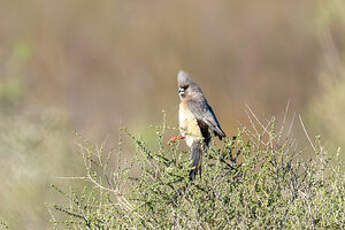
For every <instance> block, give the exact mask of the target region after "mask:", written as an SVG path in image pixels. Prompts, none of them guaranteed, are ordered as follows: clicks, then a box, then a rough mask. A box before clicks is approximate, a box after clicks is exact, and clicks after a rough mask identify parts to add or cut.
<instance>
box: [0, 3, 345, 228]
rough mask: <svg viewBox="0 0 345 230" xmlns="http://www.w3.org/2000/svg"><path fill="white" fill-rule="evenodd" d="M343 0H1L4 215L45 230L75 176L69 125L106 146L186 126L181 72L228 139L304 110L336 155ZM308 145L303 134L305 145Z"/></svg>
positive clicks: (344, 41) (0, 192)
mask: <svg viewBox="0 0 345 230" xmlns="http://www.w3.org/2000/svg"><path fill="white" fill-rule="evenodd" d="M344 51H345V2H344V1H342V0H328V1H324V0H319V1H317V0H302V1H301V0H290V1H276V0H264V1H251V0H243V1H236V0H217V1H197V0H190V1H184V0H176V1H152V0H148V1H134V0H103V1H93V0H73V1H71V0H59V1H47V0H31V1H24V0H11V1H9V0H2V1H1V2H0V181H1V183H0V219H1V218H2V219H5V220H6V221H7V222H8V224H9V225H10V226H11V227H12V228H13V229H49V228H50V227H49V213H48V211H47V208H46V204H47V203H51V202H54V201H57V200H58V199H59V198H58V197H57V195H56V194H55V193H53V192H51V191H49V189H48V185H49V184H50V183H53V182H54V180H55V178H56V177H57V176H69V175H80V174H81V165H80V160H79V158H78V154H76V153H75V151H74V149H73V148H74V147H73V146H74V145H75V137H74V130H78V132H80V133H82V135H83V136H86V137H87V138H89V139H91V140H93V141H95V142H98V141H102V140H103V139H104V138H105V137H106V136H108V137H110V139H114V140H115V142H116V138H117V135H118V133H119V132H118V129H119V127H120V126H127V127H129V128H130V129H131V130H132V131H134V132H138V133H141V132H145V129H146V127H148V126H149V125H151V124H159V123H160V122H161V118H162V114H161V111H162V110H163V109H164V110H165V111H166V113H167V119H168V124H169V125H171V126H176V125H177V108H178V97H177V94H176V74H177V71H178V70H179V69H184V70H186V71H188V72H190V73H192V75H193V77H194V79H195V81H197V82H198V83H199V84H200V86H201V87H202V88H203V90H204V92H205V94H206V96H207V98H208V100H209V102H210V104H211V105H212V106H213V108H214V109H215V111H216V114H217V116H218V118H219V120H220V122H221V123H222V126H223V129H224V130H225V131H226V132H227V133H228V134H230V135H231V134H232V133H235V132H236V130H237V128H238V127H239V124H240V123H244V124H245V123H246V122H247V118H246V113H245V106H244V105H245V104H249V105H250V106H251V107H252V108H253V109H254V110H255V112H256V114H257V115H258V116H259V117H261V118H269V117H270V116H272V115H279V114H281V113H282V111H283V110H284V109H285V107H286V105H287V104H288V102H289V103H290V112H291V113H290V115H289V116H293V114H294V113H295V114H301V115H302V117H303V119H304V121H305V124H306V126H307V128H308V130H309V131H310V133H311V134H313V135H316V134H321V136H322V138H323V140H324V142H325V144H326V145H328V146H330V147H329V148H330V149H331V150H333V149H335V148H336V146H343V145H344V143H345V121H344V113H345V76H344V73H345V72H344V71H345V70H344V68H345V65H344V64H345V63H344V60H345V59H344V58H345V53H344ZM304 141H305V139H303V141H301V142H302V145H303V142H304Z"/></svg>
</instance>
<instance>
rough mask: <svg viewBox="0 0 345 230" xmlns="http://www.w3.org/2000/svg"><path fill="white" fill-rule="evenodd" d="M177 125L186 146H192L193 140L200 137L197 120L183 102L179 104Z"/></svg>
mask: <svg viewBox="0 0 345 230" xmlns="http://www.w3.org/2000/svg"><path fill="white" fill-rule="evenodd" d="M179 126H180V129H181V134H182V135H183V136H185V137H186V143H187V145H188V146H192V144H193V142H194V141H195V140H200V138H201V137H202V134H201V131H200V127H199V125H198V121H197V120H196V118H195V116H194V114H193V113H192V112H191V111H190V110H189V109H188V107H187V105H186V104H185V103H183V102H182V103H180V106H179Z"/></svg>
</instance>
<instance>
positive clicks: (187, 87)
mask: <svg viewBox="0 0 345 230" xmlns="http://www.w3.org/2000/svg"><path fill="white" fill-rule="evenodd" d="M177 85H178V90H177V93H178V95H179V96H180V99H181V100H182V99H184V98H185V97H188V96H189V97H193V96H195V95H197V94H202V92H201V89H200V87H199V86H198V85H197V84H196V83H195V82H194V81H193V80H192V78H191V77H190V74H189V73H187V72H185V71H183V70H180V71H179V72H178V74H177Z"/></svg>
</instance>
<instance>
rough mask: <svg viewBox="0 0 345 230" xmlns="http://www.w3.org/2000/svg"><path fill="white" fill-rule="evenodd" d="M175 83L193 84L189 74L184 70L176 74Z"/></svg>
mask: <svg viewBox="0 0 345 230" xmlns="http://www.w3.org/2000/svg"><path fill="white" fill-rule="evenodd" d="M177 82H178V84H179V85H188V84H191V83H194V82H193V80H192V78H191V76H190V74H189V73H187V72H186V71H184V70H180V71H179V72H178V74H177Z"/></svg>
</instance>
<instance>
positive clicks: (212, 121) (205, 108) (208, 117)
mask: <svg viewBox="0 0 345 230" xmlns="http://www.w3.org/2000/svg"><path fill="white" fill-rule="evenodd" d="M187 106H188V108H189V109H190V111H191V112H192V113H193V114H194V116H195V118H196V119H197V120H198V121H201V122H203V123H205V124H206V125H207V126H208V127H209V129H211V130H212V131H213V133H214V134H215V135H216V136H218V137H219V139H220V140H221V139H222V138H223V137H225V136H226V135H225V133H224V131H223V130H222V128H221V127H220V125H219V122H218V120H217V118H216V115H215V114H214V112H213V109H212V108H211V106H210V105H209V104H208V103H207V101H206V99H203V100H193V99H191V100H188V102H187Z"/></svg>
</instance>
